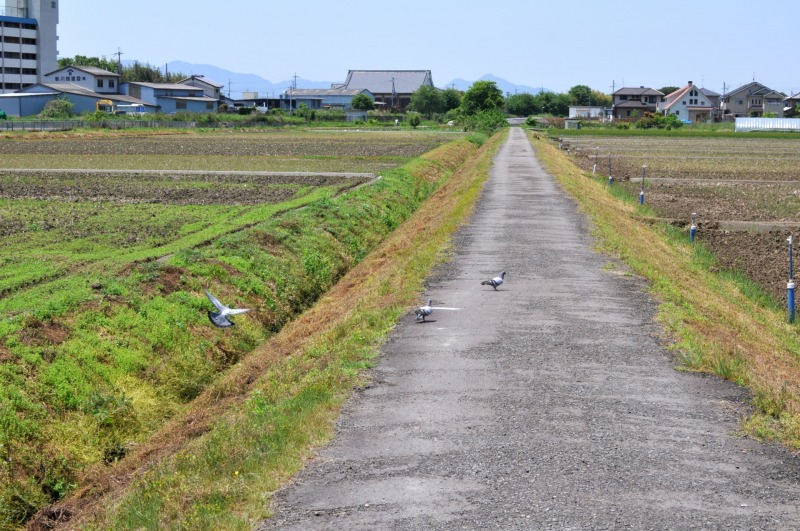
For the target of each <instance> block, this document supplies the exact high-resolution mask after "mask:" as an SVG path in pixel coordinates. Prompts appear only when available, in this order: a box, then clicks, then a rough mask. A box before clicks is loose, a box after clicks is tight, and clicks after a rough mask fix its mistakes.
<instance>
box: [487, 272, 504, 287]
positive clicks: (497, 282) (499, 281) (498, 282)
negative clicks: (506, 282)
mask: <svg viewBox="0 0 800 531" xmlns="http://www.w3.org/2000/svg"><path fill="white" fill-rule="evenodd" d="M505 278H506V272H505V271H503V272H502V273H500V276H499V277H494V278H493V279H491V280H484V281H483V282H481V286H491V287H493V288H494V290H495V291H497V288H498V286H501V285H502V284H503V279H505Z"/></svg>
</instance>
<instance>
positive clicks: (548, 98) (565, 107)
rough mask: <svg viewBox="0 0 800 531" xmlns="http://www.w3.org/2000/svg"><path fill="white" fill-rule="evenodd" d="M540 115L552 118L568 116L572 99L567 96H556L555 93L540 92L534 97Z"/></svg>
mask: <svg viewBox="0 0 800 531" xmlns="http://www.w3.org/2000/svg"><path fill="white" fill-rule="evenodd" d="M536 99H537V100H538V106H539V107H540V108H541V111H540V112H541V113H543V114H551V115H553V116H568V115H569V106H570V104H571V102H572V97H571V96H570V95H569V94H556V93H555V92H540V93H539V94H537V95H536Z"/></svg>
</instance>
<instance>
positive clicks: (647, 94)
mask: <svg viewBox="0 0 800 531" xmlns="http://www.w3.org/2000/svg"><path fill="white" fill-rule="evenodd" d="M611 97H612V101H613V107H612V111H611V116H612V117H613V119H614V120H636V119H638V118H641V117H642V115H643V114H644V113H646V112H652V113H654V112H656V111H657V110H658V104H659V103H660V102H661V101H662V100H663V98H664V93H663V92H661V91H659V90H656V89H652V88H646V87H639V88H633V87H623V88H621V89H619V90H618V91H616V92H614V93H613V94H612V95H611Z"/></svg>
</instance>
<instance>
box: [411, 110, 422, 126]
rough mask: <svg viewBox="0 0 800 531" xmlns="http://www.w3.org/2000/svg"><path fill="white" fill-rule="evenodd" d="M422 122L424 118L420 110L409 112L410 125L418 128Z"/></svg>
mask: <svg viewBox="0 0 800 531" xmlns="http://www.w3.org/2000/svg"><path fill="white" fill-rule="evenodd" d="M420 123H422V119H421V118H420V117H419V113H418V112H410V113H408V125H410V126H411V127H413V128H414V129H416V128H417V127H418V126H419V124H420Z"/></svg>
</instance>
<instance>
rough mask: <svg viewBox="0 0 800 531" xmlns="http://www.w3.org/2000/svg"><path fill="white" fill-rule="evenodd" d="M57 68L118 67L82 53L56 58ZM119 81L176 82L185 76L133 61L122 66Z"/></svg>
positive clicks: (107, 68)
mask: <svg viewBox="0 0 800 531" xmlns="http://www.w3.org/2000/svg"><path fill="white" fill-rule="evenodd" d="M58 66H59V68H66V67H68V66H93V67H95V68H102V69H103V70H108V71H109V72H116V71H117V70H118V68H119V64H118V63H117V61H113V60H109V59H106V58H105V57H102V58H99V57H87V56H84V55H76V56H75V57H64V58H62V59H59V60H58ZM120 75H121V76H122V77H121V78H120V81H119V82H120V83H127V82H130V81H139V82H145V83H177V82H178V81H180V80H182V79H185V78H186V77H187V76H186V75H184V74H182V73H180V72H171V73H169V74H163V73H162V72H161V70H160V69H158V68H156V67H154V66H150V65H149V64H142V63H140V62H138V61H135V62H134V63H133V64H132V65H130V66H123V67H122V73H121V74H120Z"/></svg>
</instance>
